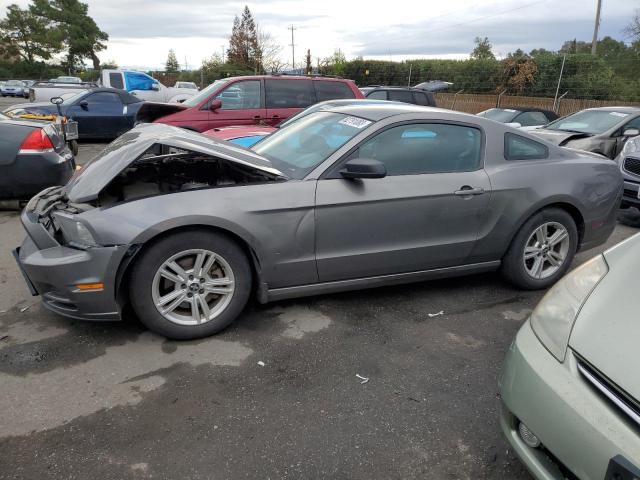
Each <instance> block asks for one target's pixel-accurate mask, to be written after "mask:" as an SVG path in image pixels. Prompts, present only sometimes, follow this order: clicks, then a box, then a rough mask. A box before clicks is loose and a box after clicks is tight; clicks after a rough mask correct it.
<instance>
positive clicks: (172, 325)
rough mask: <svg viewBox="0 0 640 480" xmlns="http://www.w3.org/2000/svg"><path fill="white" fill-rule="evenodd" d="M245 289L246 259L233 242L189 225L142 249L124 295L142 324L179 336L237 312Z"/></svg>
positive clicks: (208, 330) (205, 330)
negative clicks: (191, 229)
mask: <svg viewBox="0 0 640 480" xmlns="http://www.w3.org/2000/svg"><path fill="white" fill-rule="evenodd" d="M250 291H251V268H250V265H249V261H248V259H247V258H246V256H245V254H244V252H243V251H242V249H241V248H240V247H239V246H238V245H237V244H236V243H235V242H233V241H232V240H230V239H229V238H228V237H226V236H224V235H220V234H215V233H210V232H204V231H189V232H182V233H177V234H175V235H172V236H170V237H167V238H165V239H163V240H160V241H159V242H158V243H155V244H153V246H152V247H151V248H148V249H147V250H146V251H144V252H143V253H142V256H141V257H140V259H139V260H138V262H137V263H136V265H135V266H134V270H133V273H132V277H131V283H130V290H129V295H130V298H131V304H132V306H133V308H134V310H135V312H136V314H137V315H138V317H139V318H140V321H141V322H142V323H144V324H145V326H147V327H148V328H149V329H150V330H153V331H154V332H157V333H160V334H161V335H164V336H166V337H169V338H175V339H182V340H184V339H192V338H201V337H206V336H209V335H213V334H214V333H217V332H219V331H220V330H222V329H223V328H225V327H226V326H227V325H229V324H230V323H231V322H233V321H234V320H235V319H236V317H237V316H238V315H239V314H240V312H241V311H242V309H243V308H244V306H245V305H246V303H247V300H248V298H249V293H250Z"/></svg>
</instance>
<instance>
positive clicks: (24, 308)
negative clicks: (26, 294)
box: [20, 304, 31, 313]
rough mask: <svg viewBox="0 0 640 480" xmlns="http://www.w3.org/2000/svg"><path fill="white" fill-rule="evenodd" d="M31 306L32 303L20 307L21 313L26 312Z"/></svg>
mask: <svg viewBox="0 0 640 480" xmlns="http://www.w3.org/2000/svg"><path fill="white" fill-rule="evenodd" d="M30 308H31V304H29V305H27V306H26V307H22V308H21V309H20V313H24V312H26V311H27V310H29V309H30Z"/></svg>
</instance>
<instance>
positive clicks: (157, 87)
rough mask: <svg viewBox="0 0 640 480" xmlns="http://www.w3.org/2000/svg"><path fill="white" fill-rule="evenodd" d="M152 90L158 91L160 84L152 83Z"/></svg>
mask: <svg viewBox="0 0 640 480" xmlns="http://www.w3.org/2000/svg"><path fill="white" fill-rule="evenodd" d="M151 90H153V91H155V92H157V91H158V90H160V85H158V84H157V83H152V84H151Z"/></svg>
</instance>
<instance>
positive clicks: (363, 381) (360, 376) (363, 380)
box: [356, 373, 369, 385]
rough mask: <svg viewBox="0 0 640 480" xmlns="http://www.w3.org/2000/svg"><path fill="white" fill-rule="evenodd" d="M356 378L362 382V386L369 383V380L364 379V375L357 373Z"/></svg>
mask: <svg viewBox="0 0 640 480" xmlns="http://www.w3.org/2000/svg"><path fill="white" fill-rule="evenodd" d="M356 377H358V378H359V379H360V380H362V381H361V382H360V384H361V385H363V384H365V383H367V382H368V381H369V379H368V378H367V377H363V376H362V375H360V374H358V373H356Z"/></svg>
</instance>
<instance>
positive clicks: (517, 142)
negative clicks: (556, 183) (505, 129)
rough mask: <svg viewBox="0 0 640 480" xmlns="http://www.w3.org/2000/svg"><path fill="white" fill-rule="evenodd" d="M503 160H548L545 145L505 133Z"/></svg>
mask: <svg viewBox="0 0 640 480" xmlns="http://www.w3.org/2000/svg"><path fill="white" fill-rule="evenodd" d="M504 158H505V159H506V160H543V159H545V158H549V149H548V148H547V146H546V145H543V144H542V143H540V142H536V141H535V140H531V139H530V138H525V137H521V136H520V135H516V134H514V133H505V135H504Z"/></svg>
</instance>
